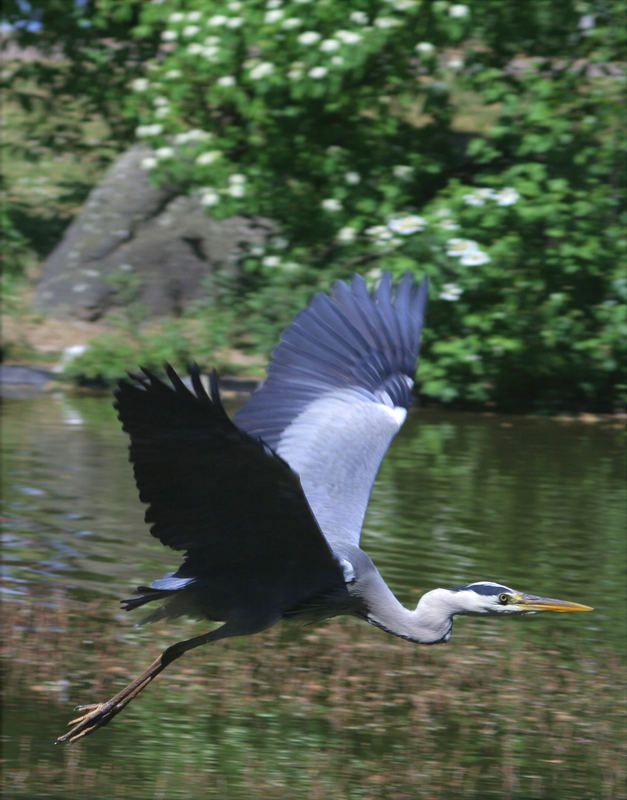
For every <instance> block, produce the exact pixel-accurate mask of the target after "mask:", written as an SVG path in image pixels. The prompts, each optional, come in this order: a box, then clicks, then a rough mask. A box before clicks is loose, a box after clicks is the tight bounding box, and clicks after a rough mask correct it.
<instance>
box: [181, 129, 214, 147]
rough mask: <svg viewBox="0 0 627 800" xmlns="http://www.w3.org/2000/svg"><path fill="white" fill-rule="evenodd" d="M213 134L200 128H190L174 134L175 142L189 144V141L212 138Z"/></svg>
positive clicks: (201, 140)
mask: <svg viewBox="0 0 627 800" xmlns="http://www.w3.org/2000/svg"><path fill="white" fill-rule="evenodd" d="M212 138H213V134H212V133H209V132H208V131H202V130H200V128H190V130H188V131H182V132H181V133H177V134H176V136H174V143H175V144H187V143H188V142H203V141H206V140H207V139H212Z"/></svg>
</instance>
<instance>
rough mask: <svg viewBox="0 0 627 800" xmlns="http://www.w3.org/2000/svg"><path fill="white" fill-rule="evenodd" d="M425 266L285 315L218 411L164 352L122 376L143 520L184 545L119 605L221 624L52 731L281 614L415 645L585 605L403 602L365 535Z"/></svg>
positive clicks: (410, 348) (453, 596)
mask: <svg viewBox="0 0 627 800" xmlns="http://www.w3.org/2000/svg"><path fill="white" fill-rule="evenodd" d="M427 290H428V286H427V281H426V280H425V281H423V282H422V283H421V284H420V285H417V284H416V283H415V282H414V280H413V278H412V276H411V275H406V276H405V277H404V278H403V279H402V280H401V281H400V282H399V283H398V284H397V285H396V286H394V285H393V284H392V280H391V278H390V276H389V275H385V276H384V277H383V279H382V281H381V282H380V285H379V287H378V289H377V290H376V291H375V292H373V293H372V294H371V293H369V292H368V289H367V287H366V283H365V281H364V280H363V279H362V278H360V277H358V276H356V277H355V278H354V279H353V281H352V283H351V284H350V285H349V284H346V283H343V282H338V283H337V284H336V286H335V289H334V292H333V294H332V296H327V295H324V294H322V295H318V296H317V297H315V298H314V300H313V301H312V302H311V303H310V305H309V306H308V307H307V308H306V309H305V310H304V311H302V312H301V313H300V314H298V315H297V316H296V318H295V319H294V321H293V323H292V325H291V326H290V327H289V328H288V329H287V330H286V331H285V332H284V334H283V336H282V340H281V342H280V344H279V345H278V347H277V349H276V350H275V352H274V354H273V358H272V361H271V363H270V366H269V368H268V374H267V377H266V379H265V381H264V382H263V383H262V384H261V386H260V387H259V388H258V389H257V391H256V392H255V393H254V394H253V395H252V397H251V398H250V400H249V401H248V402H247V403H246V404H245V405H244V407H243V408H242V409H241V410H240V411H239V413H238V414H236V416H235V418H234V421H231V419H230V418H229V417H228V416H227V414H226V412H225V411H224V409H223V407H222V404H221V401H220V394H219V389H218V379H217V376H216V374H215V372H214V373H213V374H212V375H211V377H210V388H209V392H207V391H206V390H205V388H204V386H203V384H202V381H201V378H200V375H199V372H198V369H197V368H193V369H192V370H191V388H188V386H187V385H186V384H185V383H184V381H183V380H182V379H181V378H180V377H179V376H178V375H177V373H176V372H175V371H174V370H173V369H172V368H171V367H170V366H167V374H168V377H169V380H170V384H169V385H168V384H166V383H165V382H163V381H162V380H160V379H159V378H158V377H156V376H155V375H154V374H152V373H151V372H150V371H148V370H145V369H144V370H143V371H142V374H141V375H136V376H131V378H132V379H131V380H128V379H125V380H122V381H120V383H119V386H118V388H117V391H116V404H115V405H116V408H117V410H118V414H119V418H120V420H121V422H122V427H123V429H124V431H126V433H128V435H129V437H130V459H131V462H132V464H133V467H134V473H135V480H136V483H137V487H138V489H139V497H140V499H141V500H142V501H143V502H144V503H147V504H148V508H147V510H146V517H145V518H146V521H147V522H148V523H151V525H152V527H151V533H152V535H153V536H155V537H156V538H157V539H159V540H160V541H161V542H162V543H163V544H164V545H167V546H169V547H171V548H173V549H175V550H181V551H184V557H183V563H182V564H181V566H180V567H179V568H178V569H177V570H176V572H173V573H170V574H168V575H166V576H165V577H164V578H160V579H158V580H155V581H154V582H153V583H152V584H150V586H140V587H139V588H138V590H137V596H136V597H133V598H131V599H129V600H125V601H122V602H123V605H124V607H125V608H126V609H127V610H130V609H134V608H137V607H139V606H143V605H144V604H146V603H151V602H153V601H161V603H162V604H161V605H160V606H159V607H158V608H156V609H155V610H153V611H152V613H150V614H149V615H148V617H147V618H146V620H145V621H150V620H156V619H162V618H173V617H177V616H179V615H182V614H187V615H191V616H195V617H199V618H203V619H209V620H213V621H217V622H221V623H222V625H221V626H220V627H217V628H214V629H213V630H211V631H210V632H208V633H205V634H203V635H201V636H196V637H194V638H192V639H187V640H185V641H181V642H177V643H175V644H173V645H171V646H170V647H168V648H167V649H166V650H164V651H163V653H161V655H160V656H159V657H158V658H157V659H156V660H155V661H154V662H153V663H152V664H151V665H150V666H149V667H148V669H147V670H146V671H145V672H143V673H142V674H141V675H140V676H139V677H138V678H136V679H135V680H134V681H132V682H131V683H130V684H129V685H128V686H126V687H125V688H124V689H122V691H120V692H119V693H118V694H116V695H115V697H113V698H111V699H110V700H108V701H106V702H104V703H95V704H92V705H83V706H78V707H77V710H78V711H81V712H82V713H81V715H80V716H79V717H78V718H77V719H74V720H72V722H71V723H70V725H73V727H72V728H71V730H69V731H68V732H67V733H66V734H64V735H62V736H60V737H59V739H58V740H57V741H58V742H73V741H75V740H77V739H79V738H81V737H83V736H85V735H86V734H88V733H91V732H92V731H94V730H96V729H97V728H100V727H102V726H103V725H105V724H106V723H108V722H109V721H110V720H111V719H112V718H113V717H114V716H115V715H116V714H118V713H119V712H120V711H121V710H122V709H123V708H124V707H125V706H126V705H127V704H128V703H129V702H130V701H131V700H132V699H133V698H134V697H136V696H137V695H138V694H139V692H141V691H142V690H143V689H144V688H145V687H146V686H147V685H148V684H149V683H150V682H151V681H152V680H153V679H154V678H155V677H156V676H157V675H158V674H159V673H160V672H162V670H164V669H165V668H166V667H167V666H168V664H171V663H172V662H173V661H174V660H176V659H177V658H179V657H180V656H182V655H183V653H185V652H187V651H188V650H191V649H192V648H195V647H198V646H199V645H203V644H207V643H209V642H215V641H217V640H219V639H224V638H226V637H229V636H241V635H245V634H253V633H258V632H260V631H263V630H265V629H267V628H269V627H270V626H272V625H274V624H276V623H277V622H279V621H280V620H282V619H286V618H293V617H305V618H310V619H311V618H313V619H324V618H329V617H334V616H338V615H342V614H349V615H354V616H356V617H359V618H361V619H363V620H365V621H366V622H369V623H371V624H372V625H374V626H376V627H378V628H381V629H382V630H384V631H386V632H388V633H391V634H394V635H395V636H399V637H401V638H403V639H407V640H409V641H411V642H416V643H418V644H434V643H437V642H446V641H448V639H449V638H450V636H451V630H452V627H453V617H454V615H456V614H471V615H473V614H474V615H514V614H528V613H533V612H538V611H562V612H564V611H589V610H591V609H590V608H589V607H588V606H585V605H581V604H579V603H572V602H568V601H563V600H555V599H551V598H546V597H538V596H535V595H530V594H524V593H522V592H519V591H516V590H514V589H511V588H509V587H508V586H505V585H503V584H501V583H495V582H493V581H481V582H475V583H470V584H468V585H466V586H461V587H456V588H448V589H447V588H438V589H433V590H432V591H429V592H427V593H426V594H424V595H423V596H422V597H421V598H420V600H419V602H418V605H417V607H416V608H415V609H413V610H409V609H407V608H405V607H404V606H403V605H402V604H401V603H400V602H399V601H398V600H397V599H396V597H395V596H394V594H393V593H392V591H391V590H390V589H389V588H388V586H387V584H386V583H385V581H384V580H383V578H382V576H381V575H380V573H379V571H378V570H377V568H376V567H375V565H374V564H373V562H372V560H371V559H370V558H369V557H368V555H367V554H366V553H365V552H364V551H363V550H362V549H361V548H360V546H359V544H360V535H361V528H362V523H363V519H364V515H365V512H366V506H367V504H368V500H369V496H370V491H371V488H372V484H373V482H374V480H375V477H376V474H377V471H378V469H379V465H380V463H381V460H382V458H383V456H384V454H385V452H386V450H387V448H388V446H389V444H390V442H391V440H392V438H393V437H394V435H395V434H396V433H397V432H398V430H399V429H400V427H401V425H402V424H403V421H404V419H405V416H406V414H407V409H408V407H409V405H410V399H411V390H412V386H413V376H414V372H415V368H416V364H417V360H418V354H419V348H420V337H421V331H422V326H423V320H424V313H425V306H426V300H427Z"/></svg>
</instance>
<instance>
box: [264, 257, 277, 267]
mask: <svg viewBox="0 0 627 800" xmlns="http://www.w3.org/2000/svg"><path fill="white" fill-rule="evenodd" d="M261 263H262V264H263V265H264V267H278V266H279V264H280V263H281V259H280V257H279V256H265V257H264V258H263V259H262V260H261Z"/></svg>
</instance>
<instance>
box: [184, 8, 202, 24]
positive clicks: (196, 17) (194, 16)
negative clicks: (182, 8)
mask: <svg viewBox="0 0 627 800" xmlns="http://www.w3.org/2000/svg"><path fill="white" fill-rule="evenodd" d="M201 19H202V14H201V13H200V11H190V12H189V14H188V15H187V21H188V22H200V20H201Z"/></svg>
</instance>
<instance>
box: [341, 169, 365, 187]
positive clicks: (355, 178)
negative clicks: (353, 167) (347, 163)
mask: <svg viewBox="0 0 627 800" xmlns="http://www.w3.org/2000/svg"><path fill="white" fill-rule="evenodd" d="M344 180H345V181H346V183H348V184H349V186H356V185H357V184H358V183H360V182H361V175H360V174H359V173H358V172H347V173H346V175H344Z"/></svg>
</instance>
